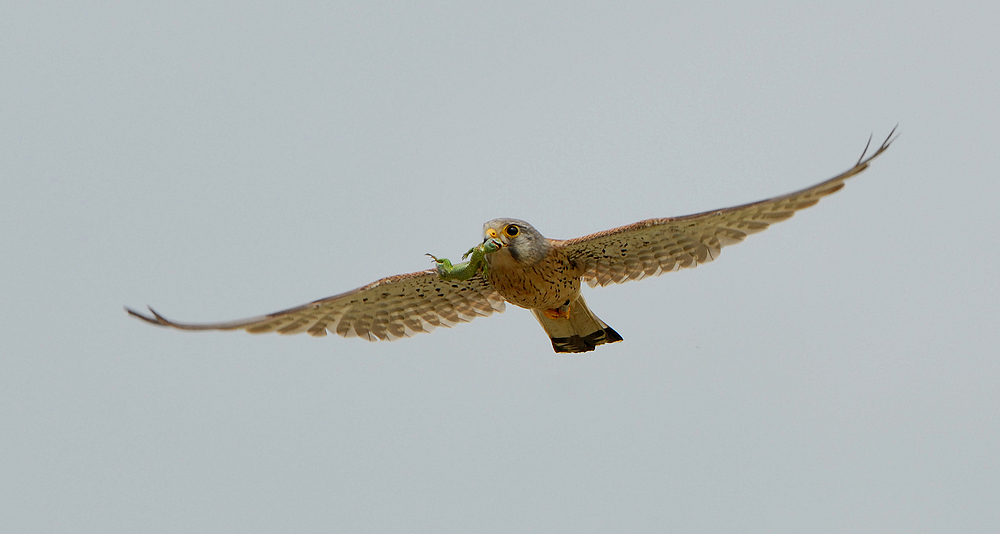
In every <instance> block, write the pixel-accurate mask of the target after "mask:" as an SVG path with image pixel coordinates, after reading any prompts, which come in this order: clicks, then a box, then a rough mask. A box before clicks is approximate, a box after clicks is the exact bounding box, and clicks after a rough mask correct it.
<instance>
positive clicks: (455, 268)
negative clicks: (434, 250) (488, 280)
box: [428, 239, 503, 280]
mask: <svg viewBox="0 0 1000 534" xmlns="http://www.w3.org/2000/svg"><path fill="white" fill-rule="evenodd" d="M502 246H503V245H501V244H500V242H499V241H497V240H495V239H487V240H486V241H484V242H483V243H482V244H481V245H479V246H476V247H472V248H470V249H469V251H468V252H466V253H465V254H463V255H462V259H463V260H464V259H465V258H469V261H467V262H464V263H459V264H458V265H452V264H451V260H448V259H446V258H440V259H438V258H437V257H435V256H434V255H433V254H428V256H430V257H431V259H433V260H434V263H435V264H436V265H437V271H438V276H440V277H441V279H442V280H468V279H470V278H472V277H473V276H475V275H476V273H478V272H479V268H480V267H482V269H483V275H486V272H487V264H486V255H487V254H492V253H494V252H496V251H498V250H500V247H502ZM470 256H471V258H470Z"/></svg>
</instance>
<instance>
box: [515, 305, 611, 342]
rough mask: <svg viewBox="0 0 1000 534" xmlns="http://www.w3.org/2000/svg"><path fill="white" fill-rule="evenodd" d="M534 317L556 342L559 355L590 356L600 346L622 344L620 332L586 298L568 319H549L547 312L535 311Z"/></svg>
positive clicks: (533, 311) (570, 312) (570, 308)
mask: <svg viewBox="0 0 1000 534" xmlns="http://www.w3.org/2000/svg"><path fill="white" fill-rule="evenodd" d="M531 313H533V314H534V315H535V319H538V322H539V323H541V325H542V328H544V329H545V333H546V334H548V335H549V338H551V339H552V348H553V349H554V350H555V351H556V352H590V351H592V350H594V348H596V347H597V346H598V345H603V344H605V343H616V342H618V341H621V340H622V336H620V335H619V334H618V332H615V331H614V329H612V328H611V327H610V326H608V325H607V324H605V323H604V321H602V320H600V319H598V318H597V316H596V315H594V313H593V312H592V311H590V308H588V307H587V303H586V301H584V300H583V296H579V297H577V298H576V300H574V301H573V302H571V303H570V305H569V318H568V319H566V318H563V317H560V318H556V319H552V318H549V317H546V316H545V314H544V312H543V310H531Z"/></svg>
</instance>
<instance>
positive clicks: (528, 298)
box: [486, 249, 580, 310]
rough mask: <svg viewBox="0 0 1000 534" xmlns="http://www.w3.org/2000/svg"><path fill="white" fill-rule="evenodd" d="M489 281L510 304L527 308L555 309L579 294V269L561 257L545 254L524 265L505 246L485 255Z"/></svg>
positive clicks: (554, 254)
mask: <svg viewBox="0 0 1000 534" xmlns="http://www.w3.org/2000/svg"><path fill="white" fill-rule="evenodd" d="M486 260H487V262H488V263H489V279H490V284H492V285H493V288H494V289H496V290H497V292H498V293H500V295H501V296H502V297H503V298H504V299H506V300H507V301H508V302H510V303H511V304H514V305H516V306H520V307H522V308H528V309H539V310H548V309H555V308H559V307H560V306H562V305H564V304H566V302H567V301H573V300H575V299H576V297H578V296H579V295H580V272H579V269H577V268H576V266H574V265H573V264H572V263H571V262H570V261H569V260H568V259H567V258H566V257H565V256H563V255H562V254H558V253H555V252H554V253H552V254H549V256H547V257H546V258H544V259H542V261H540V262H538V263H536V264H533V265H525V264H522V263H520V262H518V261H517V260H515V259H514V258H513V257H512V256H511V255H510V252H509V251H508V250H506V249H501V250H500V251H498V252H496V253H493V254H490V255H488V256H487V257H486Z"/></svg>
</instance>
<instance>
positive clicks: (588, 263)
mask: <svg viewBox="0 0 1000 534" xmlns="http://www.w3.org/2000/svg"><path fill="white" fill-rule="evenodd" d="M895 131H896V130H895V129H893V132H892V133H890V134H889V136H888V137H887V138H886V140H885V141H884V142H883V143H882V145H881V146H879V148H878V150H876V151H875V152H874V153H872V154H871V155H870V156H867V157H866V154H867V152H868V147H867V146H866V147H865V153H863V154H862V155H861V158H860V159H859V160H858V162H857V164H855V165H854V167H852V168H850V169H849V170H847V171H846V172H844V173H842V174H839V175H837V176H834V177H833V178H830V179H829V180H826V181H825V182H821V183H819V184H816V185H814V186H812V187H808V188H806V189H803V190H801V191H796V192H794V193H789V194H787V195H783V196H780V197H775V198H772V199H768V200H762V201H760V202H754V203H751V204H744V205H742V206H734V207H732V208H725V209H721V210H715V211H708V212H705V213H697V214H694V215H687V216H684V217H670V218H665V219H649V220H646V221H640V222H637V223H635V224H631V225H628V226H622V227H620V228H613V229H611V230H606V231H604V232H598V233H596V234H591V235H588V236H584V237H578V238H576V239H569V240H565V241H560V240H552V244H553V245H554V246H556V247H559V248H561V249H562V250H563V251H564V253H565V254H566V255H567V257H569V258H570V259H571V260H572V261H573V262H574V263H576V264H577V265H578V266H579V267H580V269H581V271H582V272H583V275H582V276H583V279H584V280H586V281H587V283H588V284H590V286H591V287H593V286H596V285H601V286H606V285H608V284H611V283H622V282H627V281H629V280H640V279H642V278H645V277H646V276H658V275H660V274H662V273H665V272H671V271H676V270H679V269H683V268H689V267H696V266H698V265H700V264H702V263H708V262H710V261H712V260H714V259H715V258H717V257H718V256H719V253H720V252H721V250H722V247H725V246H727V245H733V244H736V243H739V242H741V241H743V239H745V238H746V237H747V236H748V235H750V234H755V233H757V232H760V231H763V230H765V229H766V228H767V227H768V226H770V225H771V224H772V223H776V222H779V221H783V220H785V219H788V218H789V217H791V216H792V215H794V214H795V212H796V211H798V210H801V209H803V208H808V207H809V206H812V205H814V204H816V203H817V202H819V199H821V198H823V197H825V196H827V195H829V194H832V193H835V192H837V191H839V190H840V189H841V188H842V187H844V182H845V181H846V180H847V179H848V178H850V177H852V176H854V175H856V174H858V173H860V172H862V171H864V170H865V169H867V168H868V165H869V163H870V162H871V161H872V160H873V159H875V158H876V157H878V156H879V155H880V154H882V152H884V151H885V150H886V149H887V148H889V144H890V143H892V141H893V139H894V137H893V134H894V133H895ZM870 142H871V141H870V140H869V143H870Z"/></svg>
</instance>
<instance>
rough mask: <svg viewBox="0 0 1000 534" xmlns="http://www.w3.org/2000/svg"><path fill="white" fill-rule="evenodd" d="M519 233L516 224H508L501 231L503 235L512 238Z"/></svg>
mask: <svg viewBox="0 0 1000 534" xmlns="http://www.w3.org/2000/svg"><path fill="white" fill-rule="evenodd" d="M520 231H521V229H520V228H518V227H517V225H516V224H508V225H507V227H506V228H504V229H503V233H505V234H507V237H514V236H516V235H517V234H518V233H519V232H520Z"/></svg>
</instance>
